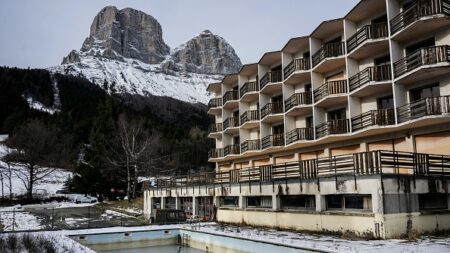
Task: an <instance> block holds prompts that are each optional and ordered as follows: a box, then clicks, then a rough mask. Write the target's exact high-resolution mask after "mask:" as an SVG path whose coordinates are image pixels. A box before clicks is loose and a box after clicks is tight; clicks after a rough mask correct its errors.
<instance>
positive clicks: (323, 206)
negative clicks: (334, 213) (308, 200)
mask: <svg viewBox="0 0 450 253" xmlns="http://www.w3.org/2000/svg"><path fill="white" fill-rule="evenodd" d="M325 210H327V203H326V201H325V196H323V195H320V194H317V195H316V211H317V212H321V211H325Z"/></svg>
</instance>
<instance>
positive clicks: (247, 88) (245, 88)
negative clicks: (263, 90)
mask: <svg viewBox="0 0 450 253" xmlns="http://www.w3.org/2000/svg"><path fill="white" fill-rule="evenodd" d="M240 91H241V92H240V93H241V97H243V96H244V95H245V94H246V93H247V92H253V91H259V87H258V82H246V83H244V85H242V87H241V90H240Z"/></svg>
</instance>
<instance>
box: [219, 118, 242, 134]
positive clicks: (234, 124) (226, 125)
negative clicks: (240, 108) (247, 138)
mask: <svg viewBox="0 0 450 253" xmlns="http://www.w3.org/2000/svg"><path fill="white" fill-rule="evenodd" d="M238 127H239V117H229V118H227V119H226V120H224V121H223V130H224V132H225V133H227V134H229V133H236V132H239V129H237V128H238Z"/></svg>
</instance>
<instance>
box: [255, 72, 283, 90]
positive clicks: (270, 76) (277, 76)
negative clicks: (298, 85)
mask: <svg viewBox="0 0 450 253" xmlns="http://www.w3.org/2000/svg"><path fill="white" fill-rule="evenodd" d="M281 81H282V78H281V70H275V71H270V72H267V73H266V74H265V75H264V76H263V77H261V79H260V81H259V85H260V89H261V90H262V89H263V88H264V87H265V86H266V85H267V84H268V83H278V82H281Z"/></svg>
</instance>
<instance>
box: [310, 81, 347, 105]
mask: <svg viewBox="0 0 450 253" xmlns="http://www.w3.org/2000/svg"><path fill="white" fill-rule="evenodd" d="M346 94H347V80H340V81H330V82H326V83H324V84H323V85H322V86H320V87H319V88H317V89H315V90H314V102H315V103H316V104H317V105H318V106H319V105H320V106H331V105H336V104H340V103H343V102H344V101H346V99H347V97H346V96H342V95H346Z"/></svg>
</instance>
